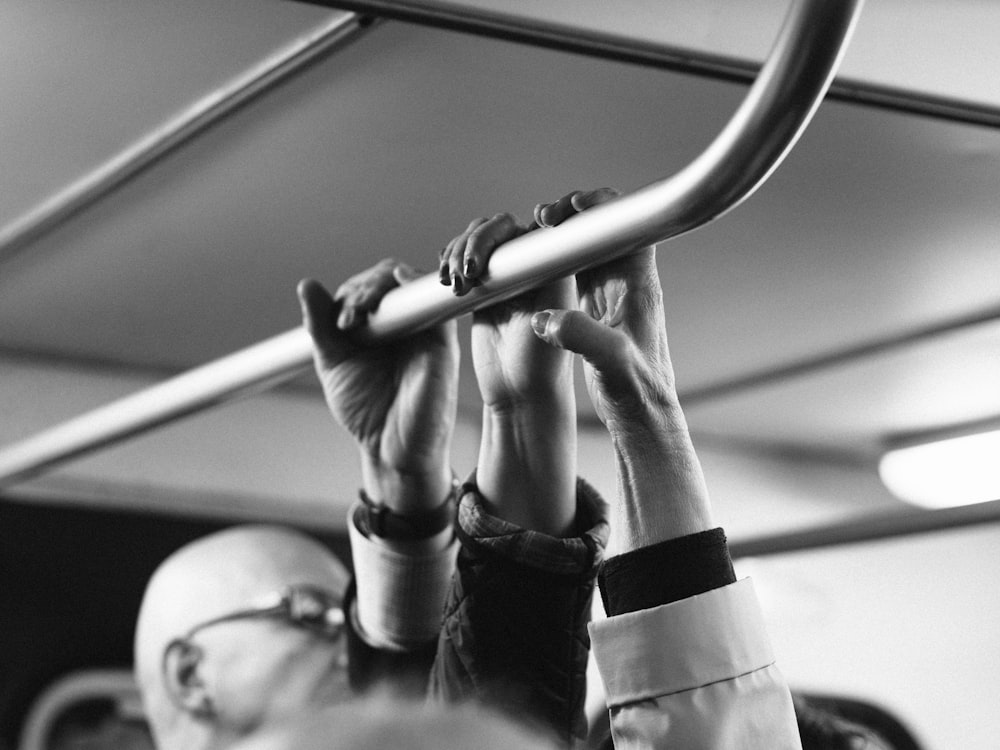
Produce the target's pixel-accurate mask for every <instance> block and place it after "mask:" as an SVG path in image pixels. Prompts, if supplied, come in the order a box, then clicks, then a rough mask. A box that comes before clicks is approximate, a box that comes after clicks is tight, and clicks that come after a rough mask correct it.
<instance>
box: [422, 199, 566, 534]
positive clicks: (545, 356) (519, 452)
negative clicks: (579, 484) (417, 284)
mask: <svg viewBox="0 0 1000 750" xmlns="http://www.w3.org/2000/svg"><path fill="white" fill-rule="evenodd" d="M534 228H535V227H534V226H532V227H527V226H522V225H521V224H519V223H518V221H517V219H516V218H515V217H514V216H512V215H511V214H497V215H496V216H494V217H493V218H492V219H478V220H476V221H473V222H472V223H471V224H469V226H468V227H467V228H466V230H465V231H464V232H462V233H461V234H459V235H458V236H457V237H455V238H454V239H453V240H452V241H451V242H449V243H448V246H447V247H446V248H445V249H444V250H443V251H442V253H441V256H440V259H439V260H440V276H441V281H442V283H450V284H451V285H452V288H453V289H454V291H455V293H456V294H465V293H466V292H467V291H468V290H469V289H470V288H471V287H472V286H473V285H475V284H477V283H479V280H480V279H481V278H483V276H484V275H485V274H486V273H487V272H488V266H489V259H490V257H491V256H492V254H493V251H494V250H495V249H496V248H497V247H499V246H500V245H502V244H504V243H505V242H508V241H510V240H512V239H514V238H515V237H519V236H521V235H522V234H524V233H525V232H528V231H531V230H532V229H534ZM573 290H574V285H573V280H572V279H559V280H557V281H555V282H553V283H551V284H548V285H546V286H544V287H542V288H540V289H536V290H532V291H529V292H526V293H524V294H521V295H519V296H518V297H516V298H514V299H512V300H508V301H505V302H501V303H499V304H496V305H493V306H492V307H489V308H487V309H484V310H480V311H478V312H477V313H476V314H475V315H474V316H473V323H472V355H473V363H474V365H475V370H476V378H477V380H478V383H479V391H480V394H481V396H482V399H483V406H484V408H483V429H482V442H481V444H480V451H479V463H478V467H477V470H476V481H477V484H478V486H479V491H480V493H481V494H482V496H483V498H484V500H485V502H486V504H487V507H488V508H489V510H490V512H492V513H493V514H494V515H497V516H499V517H501V518H504V519H505V520H507V521H509V522H511V523H514V524H517V525H519V526H521V527H523V528H529V529H533V530H536V531H541V532H543V533H546V534H550V535H553V536H563V535H565V534H567V533H570V531H571V529H572V528H573V521H574V518H575V515H576V398H575V394H574V391H573V357H572V354H571V353H570V352H565V351H561V350H559V349H556V348H553V347H550V346H548V345H546V344H545V343H544V342H542V341H540V340H539V339H538V337H537V336H535V334H534V332H533V331H532V328H531V316H532V314H533V313H534V312H535V311H536V310H542V309H546V308H548V307H551V306H560V307H561V306H566V305H572V304H574V291H573ZM541 498H545V502H540V500H541Z"/></svg>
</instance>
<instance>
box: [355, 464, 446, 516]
mask: <svg viewBox="0 0 1000 750" xmlns="http://www.w3.org/2000/svg"><path fill="white" fill-rule="evenodd" d="M424 463H425V464H427V465H426V466H423V467H419V468H417V469H411V468H407V467H397V466H390V465H388V464H386V463H385V462H383V461H381V460H379V459H377V458H375V457H373V456H372V455H371V454H370V453H368V452H367V451H365V450H364V449H362V450H361V487H362V489H363V490H364V492H365V493H366V494H367V495H368V497H369V498H371V499H372V500H373V501H375V502H376V503H379V504H381V505H385V506H386V507H387V508H388V509H389V510H391V511H393V512H394V513H399V514H401V515H411V514H420V513H426V512H427V511H431V510H433V509H435V508H437V507H438V506H439V505H441V503H442V502H444V500H445V499H446V498H447V497H448V496H449V494H450V493H451V489H452V483H453V474H452V471H451V467H450V466H449V464H448V460H447V457H446V455H445V456H442V457H441V458H440V459H439V460H437V461H427V462H424Z"/></svg>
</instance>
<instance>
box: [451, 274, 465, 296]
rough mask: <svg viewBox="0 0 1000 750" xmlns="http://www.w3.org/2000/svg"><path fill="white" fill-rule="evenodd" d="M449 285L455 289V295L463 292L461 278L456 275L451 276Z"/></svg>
mask: <svg viewBox="0 0 1000 750" xmlns="http://www.w3.org/2000/svg"><path fill="white" fill-rule="evenodd" d="M451 285H452V287H454V289H455V294H462V293H463V292H464V291H465V289H464V287H463V285H462V277H461V276H459V275H458V274H457V273H453V274H452V275H451Z"/></svg>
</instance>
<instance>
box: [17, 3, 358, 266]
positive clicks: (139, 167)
mask: <svg viewBox="0 0 1000 750" xmlns="http://www.w3.org/2000/svg"><path fill="white" fill-rule="evenodd" d="M370 26H371V19H369V18H363V17H361V16H358V15H356V14H354V13H343V14H338V15H336V16H334V17H332V18H329V19H326V20H324V21H323V23H321V24H320V25H318V26H317V27H315V28H313V29H310V30H309V31H308V32H306V33H304V34H303V35H301V36H300V37H298V38H297V39H294V40H293V41H292V42H290V43H289V44H287V45H285V46H284V47H282V48H281V49H279V50H277V51H276V52H274V53H273V54H271V55H268V57H266V58H265V59H264V60H261V61H260V62H259V63H257V64H256V65H254V66H252V67H251V68H249V69H247V70H245V71H243V72H242V73H240V74H239V75H237V76H235V77H234V78H232V79H231V80H229V81H227V82H226V83H224V84H223V85H221V86H220V87H218V88H216V89H215V90H213V91H212V92H210V93H209V94H207V95H205V96H203V97H201V98H200V99H198V100H197V101H195V102H194V103H192V104H191V105H189V106H187V107H185V108H184V109H183V110H182V111H181V112H179V113H177V114H176V115H174V116H173V117H171V118H170V119H169V120H167V121H166V122H164V123H162V124H160V125H159V126H158V127H156V128H155V129H153V130H151V131H150V132H149V133H146V134H145V135H143V136H142V137H141V138H140V139H139V140H137V141H135V142H134V143H132V144H130V145H129V146H127V147H126V148H124V149H122V150H121V151H119V152H118V153H116V154H114V155H113V156H112V157H111V158H110V159H108V160H106V161H104V162H103V163H101V164H99V165H98V166H97V167H95V168H94V169H92V170H90V171H89V172H87V173H86V174H84V175H82V176H81V177H80V178H79V179H76V180H73V181H72V182H70V183H69V184H68V185H66V186H65V187H64V188H63V189H62V190H59V191H57V192H55V193H53V194H52V195H50V196H49V197H47V198H46V199H45V200H43V201H42V202H41V203H39V204H37V205H36V206H34V207H33V208H32V209H31V210H30V211H28V212H27V213H24V214H22V215H21V216H18V217H17V218H15V219H14V220H13V221H11V222H9V223H8V224H6V225H4V226H3V227H0V262H4V261H7V260H9V259H10V258H11V257H14V256H15V255H16V254H17V253H19V252H20V251H21V250H23V249H24V248H25V247H26V246H27V245H28V244H30V243H31V242H34V241H35V240H37V239H38V238H40V237H42V236H44V235H45V234H46V233H47V232H50V231H52V230H54V229H56V228H57V227H59V226H60V225H62V224H63V223H64V222H65V221H67V220H68V219H70V218H72V217H73V216H75V215H76V214H78V213H79V212H80V211H82V210H84V209H85V208H87V207H88V206H90V205H92V204H94V203H96V202H97V201H98V200H100V199H101V198H103V197H104V196H106V195H107V194H108V193H110V192H111V191H113V190H115V189H117V188H119V187H121V186H122V185H123V184H124V183H125V182H127V181H128V180H130V179H132V178H133V177H135V176H137V175H138V174H140V173H141V172H143V171H144V170H145V169H147V168H148V167H150V166H151V165H153V164H155V163H156V162H157V160H159V159H161V158H163V157H164V156H166V155H167V154H168V153H170V152H171V151H173V150H175V149H177V148H179V147H180V146H182V145H184V144H185V143H187V142H188V141H189V140H191V139H192V138H193V137H195V136H196V135H198V134H199V133H201V132H203V131H204V130H206V129H207V128H209V127H211V126H212V125H214V124H216V123H217V122H219V121H221V120H222V119H223V118H225V117H226V116H228V115H229V114H231V113H232V112H233V111H234V110H236V109H238V108H239V107H242V106H244V105H246V104H247V103H249V102H251V101H253V100H254V99H255V98H257V97H259V96H261V95H262V94H264V93H265V92H267V91H269V90H271V89H272V88H273V87H274V86H276V85H277V84H279V83H280V82H282V81H283V80H285V79H286V78H288V77H289V76H291V75H293V74H295V73H299V72H301V71H302V70H303V69H304V68H306V67H307V66H309V65H311V64H312V63H314V62H316V61H317V60H319V59H320V58H321V57H322V56H324V55H326V54H329V53H331V52H333V51H335V50H339V49H341V48H342V47H343V46H344V45H345V44H347V43H348V42H350V41H352V40H353V39H355V38H357V37H358V36H359V35H360V33H361V32H363V31H364V30H365V29H366V28H368V27H370Z"/></svg>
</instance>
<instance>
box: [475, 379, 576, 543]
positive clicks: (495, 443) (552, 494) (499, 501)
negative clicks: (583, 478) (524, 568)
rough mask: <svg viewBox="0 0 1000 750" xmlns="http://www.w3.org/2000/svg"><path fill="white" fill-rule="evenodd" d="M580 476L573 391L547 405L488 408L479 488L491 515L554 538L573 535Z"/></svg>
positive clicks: (555, 398) (481, 449) (482, 445)
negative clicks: (577, 466) (577, 485)
mask: <svg viewBox="0 0 1000 750" xmlns="http://www.w3.org/2000/svg"><path fill="white" fill-rule="evenodd" d="M576 474H577V471H576V414H575V402H574V399H573V397H572V392H571V391H570V392H568V393H563V394H559V395H558V396H555V397H553V398H552V399H549V400H547V401H545V402H543V403H536V404H532V405H519V406H517V407H514V408H510V409H504V410H494V409H492V408H490V407H484V410H483V433H482V441H481V444H480V451H479V463H478V469H477V484H478V486H479V491H480V492H481V493H482V496H483V497H484V499H485V502H486V504H487V507H488V509H489V512H491V513H492V514H494V515H496V516H497V517H499V518H502V519H504V520H506V521H509V522H510V523H513V524H516V525H517V526H520V527H522V528H526V529H532V530H534V531H540V532H542V533H545V534H548V535H550V536H556V537H562V536H567V535H570V534H572V533H573V529H574V517H575V514H576Z"/></svg>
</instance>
